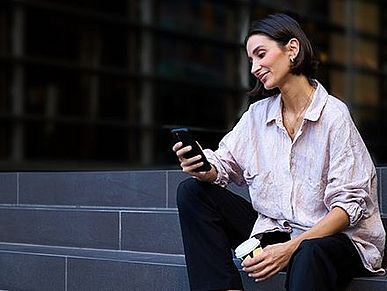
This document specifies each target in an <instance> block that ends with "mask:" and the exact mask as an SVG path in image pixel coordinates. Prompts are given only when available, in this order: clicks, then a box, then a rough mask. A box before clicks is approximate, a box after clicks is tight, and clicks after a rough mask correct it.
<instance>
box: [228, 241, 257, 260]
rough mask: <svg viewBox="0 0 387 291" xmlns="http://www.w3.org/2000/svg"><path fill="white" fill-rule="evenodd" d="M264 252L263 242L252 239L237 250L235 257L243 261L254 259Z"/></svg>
mask: <svg viewBox="0 0 387 291" xmlns="http://www.w3.org/2000/svg"><path fill="white" fill-rule="evenodd" d="M261 252H262V248H261V242H260V241H259V239H257V238H255V237H252V238H249V239H248V240H246V241H244V242H243V243H241V244H240V245H239V246H238V247H237V248H236V249H235V256H236V257H237V258H238V259H241V260H242V261H243V260H244V259H246V258H247V257H249V258H253V257H255V256H257V255H258V254H260V253H261Z"/></svg>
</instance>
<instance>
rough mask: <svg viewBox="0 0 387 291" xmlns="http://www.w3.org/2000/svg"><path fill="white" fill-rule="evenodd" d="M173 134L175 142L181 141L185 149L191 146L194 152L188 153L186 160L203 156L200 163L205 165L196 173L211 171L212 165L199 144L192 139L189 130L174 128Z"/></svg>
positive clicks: (196, 170)
mask: <svg viewBox="0 0 387 291" xmlns="http://www.w3.org/2000/svg"><path fill="white" fill-rule="evenodd" d="M171 133H172V135H173V138H174V140H175V142H179V141H181V142H182V143H183V147H186V146H191V147H192V150H190V151H189V152H188V153H186V154H185V155H184V157H185V158H186V159H189V158H192V157H194V156H197V155H201V156H202V158H201V159H200V160H199V161H198V163H199V162H203V165H202V166H200V167H199V168H197V169H195V170H194V171H195V172H207V171H209V170H211V165H210V163H209V162H208V160H207V159H206V156H205V155H204V153H203V151H202V150H201V148H200V147H199V145H198V144H197V142H196V141H195V140H194V139H193V138H192V136H191V134H190V132H189V130H188V129H187V128H174V129H172V130H171Z"/></svg>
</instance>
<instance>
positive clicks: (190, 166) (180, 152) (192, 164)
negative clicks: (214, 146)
mask: <svg viewBox="0 0 387 291" xmlns="http://www.w3.org/2000/svg"><path fill="white" fill-rule="evenodd" d="M199 146H200V145H199ZM191 149H192V147H191V146H186V147H183V143H182V142H178V143H176V144H175V145H174V146H173V147H172V150H173V151H174V152H175V153H176V156H177V158H178V159H179V161H180V166H181V168H182V169H183V172H185V173H187V174H190V175H191V176H194V177H196V178H198V179H199V180H200V181H206V182H213V181H215V180H216V177H217V175H218V173H217V171H216V168H215V167H214V166H213V165H211V170H209V171H207V172H195V169H197V168H199V167H201V166H202V165H203V162H199V163H198V161H199V160H200V159H201V155H197V156H194V157H192V158H189V159H186V158H184V155H185V154H186V153H188V152H189V151H190V150H191Z"/></svg>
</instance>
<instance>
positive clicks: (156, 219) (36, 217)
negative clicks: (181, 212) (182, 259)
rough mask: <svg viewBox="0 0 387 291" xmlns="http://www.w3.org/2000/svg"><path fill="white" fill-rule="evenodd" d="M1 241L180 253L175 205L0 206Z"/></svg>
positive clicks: (178, 226) (180, 240)
mask: <svg viewBox="0 0 387 291" xmlns="http://www.w3.org/2000/svg"><path fill="white" fill-rule="evenodd" d="M0 242H7V243H23V244H38V245H47V246H59V247H60V246H64V247H78V248H95V249H110V250H133V251H145V252H159V253H168V254H183V246H182V239H181V233H180V225H179V220H178V214H177V210H176V209H132V210H128V209H99V208H69V207H68V208H65V207H61V208H52V207H34V208H33V207H27V206H23V207H22V206H13V207H12V206H8V207H5V206H0Z"/></svg>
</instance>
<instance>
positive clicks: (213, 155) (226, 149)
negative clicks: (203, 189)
mask: <svg viewBox="0 0 387 291" xmlns="http://www.w3.org/2000/svg"><path fill="white" fill-rule="evenodd" d="M249 114H250V112H249V111H247V112H245V114H244V115H243V116H242V117H241V119H240V120H239V122H238V123H237V124H236V125H235V127H234V128H233V129H232V130H231V131H230V132H229V133H228V134H227V135H225V136H224V137H223V139H222V140H221V141H220V143H219V147H218V149H217V150H216V151H212V150H210V149H205V150H204V154H205V156H206V158H207V159H208V161H209V162H210V163H211V164H212V165H214V166H215V168H216V169H217V171H218V177H217V179H216V180H215V182H214V183H215V184H218V185H220V186H223V187H225V186H227V185H228V184H229V183H230V182H231V181H232V182H234V183H235V184H237V185H243V184H245V180H244V177H243V171H244V166H243V165H246V159H247V158H248V156H247V155H246V148H247V147H248V144H249V134H250V132H249V118H250V117H249Z"/></svg>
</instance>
